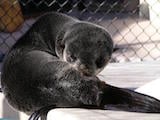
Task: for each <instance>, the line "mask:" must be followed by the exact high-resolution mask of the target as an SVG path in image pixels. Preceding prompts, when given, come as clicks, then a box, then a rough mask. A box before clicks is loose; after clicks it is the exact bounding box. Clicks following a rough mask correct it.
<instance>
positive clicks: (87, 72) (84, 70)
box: [78, 64, 95, 76]
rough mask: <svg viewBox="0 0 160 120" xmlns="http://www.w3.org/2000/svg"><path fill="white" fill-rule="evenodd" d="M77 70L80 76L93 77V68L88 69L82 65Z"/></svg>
mask: <svg viewBox="0 0 160 120" xmlns="http://www.w3.org/2000/svg"><path fill="white" fill-rule="evenodd" d="M78 70H79V71H80V72H81V73H82V74H84V75H87V76H93V75H94V74H95V72H94V70H93V68H89V67H87V66H86V65H83V64H81V65H79V66H78Z"/></svg>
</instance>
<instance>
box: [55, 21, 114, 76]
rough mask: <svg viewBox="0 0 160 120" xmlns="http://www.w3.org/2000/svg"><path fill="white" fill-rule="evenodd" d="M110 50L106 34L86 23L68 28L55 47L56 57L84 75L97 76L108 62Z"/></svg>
mask: <svg viewBox="0 0 160 120" xmlns="http://www.w3.org/2000/svg"><path fill="white" fill-rule="evenodd" d="M112 49H113V42H112V39H111V36H110V35H109V34H108V32H107V31H106V30H105V29H103V28H102V27H100V26H98V25H94V24H91V23H87V22H80V23H76V24H74V25H73V26H71V27H69V28H68V29H67V30H66V31H65V33H64V35H63V39H61V40H59V41H57V45H56V52H57V54H58V56H59V57H60V58H61V59H63V60H64V61H66V62H68V63H70V64H71V65H72V66H73V67H74V68H75V69H77V70H78V71H80V72H82V73H83V74H85V75H96V74H98V73H99V72H100V71H101V70H102V69H103V68H104V67H105V66H106V64H107V63H108V62H109V60H110V58H111V54H112Z"/></svg>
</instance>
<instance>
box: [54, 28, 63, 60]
mask: <svg viewBox="0 0 160 120" xmlns="http://www.w3.org/2000/svg"><path fill="white" fill-rule="evenodd" d="M64 34H65V32H64V31H61V32H60V33H59V34H58V35H57V37H56V44H55V50H56V54H57V56H58V57H60V58H63V50H64V48H65V43H64V40H63V38H64Z"/></svg>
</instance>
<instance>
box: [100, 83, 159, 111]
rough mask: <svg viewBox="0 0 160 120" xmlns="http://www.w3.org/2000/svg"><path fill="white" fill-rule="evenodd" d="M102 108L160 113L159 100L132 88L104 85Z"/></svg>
mask: <svg viewBox="0 0 160 120" xmlns="http://www.w3.org/2000/svg"><path fill="white" fill-rule="evenodd" d="M101 105H102V106H103V108H104V109H110V110H123V111H130V112H143V113H160V101H159V100H157V99H156V98H153V97H150V96H147V95H144V94H141V93H137V92H134V91H132V90H128V89H124V88H117V87H114V86H110V85H106V87H105V89H104V94H103V98H102V103H101Z"/></svg>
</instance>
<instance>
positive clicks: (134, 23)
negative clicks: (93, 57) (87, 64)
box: [0, 0, 160, 62]
mask: <svg viewBox="0 0 160 120" xmlns="http://www.w3.org/2000/svg"><path fill="white" fill-rule="evenodd" d="M48 11H58V12H63V13H65V14H68V15H71V16H74V17H76V18H78V19H80V20H86V21H90V22H94V23H96V24H100V25H102V26H103V27H105V28H106V29H107V30H108V31H109V33H110V34H111V35H112V38H113V40H114V43H115V47H116V48H117V51H115V52H114V54H113V61H115V62H123V61H146V60H159V59H160V1H159V0H1V1H0V31H1V32H0V60H2V58H3V56H4V55H5V53H6V52H7V51H8V49H9V48H10V47H11V46H12V45H13V44H14V43H15V41H16V40H17V39H18V38H19V37H20V36H22V35H23V34H24V33H25V32H26V31H27V29H28V28H29V27H30V26H31V24H32V23H33V22H34V21H35V19H36V17H37V16H39V15H41V14H43V13H45V12H48Z"/></svg>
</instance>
